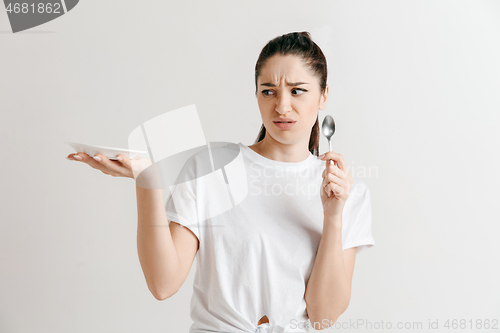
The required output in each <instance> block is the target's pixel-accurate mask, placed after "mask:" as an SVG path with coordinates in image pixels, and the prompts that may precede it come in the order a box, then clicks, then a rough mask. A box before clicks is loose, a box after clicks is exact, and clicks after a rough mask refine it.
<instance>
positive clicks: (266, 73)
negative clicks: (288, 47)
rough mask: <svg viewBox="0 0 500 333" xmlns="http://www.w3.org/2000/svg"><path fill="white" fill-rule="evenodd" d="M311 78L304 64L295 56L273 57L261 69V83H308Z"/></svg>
mask: <svg viewBox="0 0 500 333" xmlns="http://www.w3.org/2000/svg"><path fill="white" fill-rule="evenodd" d="M311 78H312V75H311V73H310V72H309V71H308V70H307V68H306V67H305V65H304V62H303V61H302V60H301V59H300V58H298V57H295V56H273V57H271V58H269V59H268V61H267V62H266V64H265V65H264V66H263V68H262V69H261V73H260V75H259V79H260V81H261V82H269V83H273V84H278V83H280V82H284V81H286V82H309V81H310V80H311Z"/></svg>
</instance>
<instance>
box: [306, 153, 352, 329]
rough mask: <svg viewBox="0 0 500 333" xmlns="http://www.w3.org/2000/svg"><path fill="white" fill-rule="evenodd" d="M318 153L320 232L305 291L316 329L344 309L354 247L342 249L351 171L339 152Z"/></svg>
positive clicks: (332, 320)
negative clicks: (322, 163) (320, 162)
mask: <svg viewBox="0 0 500 333" xmlns="http://www.w3.org/2000/svg"><path fill="white" fill-rule="evenodd" d="M319 157H320V158H321V157H322V158H321V159H322V160H325V161H326V167H325V171H324V172H323V183H322V190H321V201H322V203H323V212H324V220H323V233H322V235H321V239H320V242H319V246H318V251H317V253H316V259H315V260H314V265H313V268H312V271H311V275H310V277H309V281H308V282H307V286H306V292H305V301H306V304H307V314H308V316H309V319H310V321H311V324H312V325H313V328H314V329H315V330H321V329H325V328H328V327H330V326H332V325H333V324H334V323H335V322H336V321H337V319H338V317H340V315H341V314H342V313H344V311H345V310H347V307H348V306H349V302H350V299H351V282H352V276H353V272H354V263H355V259H356V248H355V247H354V248H350V249H347V250H345V251H343V250H342V210H343V209H344V205H345V201H346V200H347V198H348V196H349V192H350V189H351V185H352V183H353V179H352V176H351V173H350V172H349V170H348V169H347V166H346V163H345V161H344V158H343V157H342V155H340V154H337V153H334V152H327V153H325V154H323V155H320V156H319ZM329 160H334V161H335V164H330V161H329Z"/></svg>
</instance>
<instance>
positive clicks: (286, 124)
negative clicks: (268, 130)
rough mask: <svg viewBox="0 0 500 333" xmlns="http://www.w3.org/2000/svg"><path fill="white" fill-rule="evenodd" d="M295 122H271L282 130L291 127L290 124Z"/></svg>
mask: <svg viewBox="0 0 500 333" xmlns="http://www.w3.org/2000/svg"><path fill="white" fill-rule="evenodd" d="M295 123H296V121H294V122H277V121H273V124H274V125H276V127H278V128H279V129H283V130H286V129H290V128H292V126H293V125H294V124H295Z"/></svg>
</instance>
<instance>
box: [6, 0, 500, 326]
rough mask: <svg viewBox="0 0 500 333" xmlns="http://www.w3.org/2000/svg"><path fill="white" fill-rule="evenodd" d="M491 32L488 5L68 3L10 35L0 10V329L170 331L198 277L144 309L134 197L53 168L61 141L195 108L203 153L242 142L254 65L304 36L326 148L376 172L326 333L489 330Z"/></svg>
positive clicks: (119, 143) (118, 138)
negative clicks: (271, 47)
mask: <svg viewBox="0 0 500 333" xmlns="http://www.w3.org/2000/svg"><path fill="white" fill-rule="evenodd" d="M499 19H500V3H499V2H498V1H395V0H394V1H376V2H374V1H367V0H363V1H359V0H358V1H314V2H305V1H290V0H287V1H246V2H241V1H238V2H236V1H216V2H206V1H203V2H202V1H199V2H189V1H186V2H182V1H175V2H174V1H154V2H153V1H152V2H148V3H142V2H132V1H116V0H115V1H95V0H85V1H81V2H80V3H79V4H78V5H77V6H76V7H75V8H74V9H73V10H72V11H71V12H69V13H68V14H66V15H64V16H62V17H60V18H58V19H56V20H54V21H51V22H49V23H47V24H44V25H41V26H38V27H35V28H33V29H31V30H27V31H25V32H21V33H17V34H12V33H11V32H9V30H10V26H9V23H8V19H7V14H6V12H5V11H4V10H3V7H2V9H1V10H0V112H1V121H0V139H1V142H2V147H1V151H2V157H3V163H2V166H1V173H2V176H3V177H2V179H3V184H2V187H1V190H0V195H1V200H0V295H1V296H0V332H2V333H3V332H6V333H10V332H51V333H55V332H61V333H62V332H82V333H83V332H85V333H87V332H110V331H112V332H115V331H116V332H117V331H120V332H187V331H188V329H189V326H190V324H191V321H190V318H189V301H190V297H191V293H192V282H193V276H194V268H195V267H193V269H192V271H191V273H190V275H189V277H188V279H187V281H186V282H185V284H184V285H183V287H182V289H181V290H180V291H179V292H178V293H177V294H176V295H174V296H173V297H172V298H170V299H168V300H166V301H163V302H160V301H157V300H156V299H155V298H154V297H153V296H152V295H151V294H150V292H149V291H148V289H147V285H146V282H145V279H144V276H143V273H142V271H141V267H140V264H139V260H138V256H137V248H136V227H137V209H136V201H135V185H134V182H133V180H131V179H125V178H113V177H110V176H107V175H105V174H103V173H101V172H99V171H96V170H93V169H91V168H90V167H88V166H87V165H84V164H82V163H78V162H71V161H68V160H66V159H64V157H65V156H66V155H67V154H68V153H71V152H72V149H71V148H70V147H69V146H66V145H65V144H64V143H63V142H64V141H76V142H83V143H89V144H97V145H105V146H116V147H123V148H126V147H127V137H128V134H129V133H130V131H132V130H133V129H134V128H135V127H137V126H138V125H140V124H141V123H143V122H144V121H146V120H148V119H151V118H153V117H155V116H157V115H160V114H163V113H165V112H167V111H170V110H173V109H176V108H180V107H183V106H186V105H190V104H196V107H197V109H198V112H199V115H200V120H201V122H202V125H203V128H204V131H205V136H206V138H207V140H208V141H229V142H235V143H237V142H240V141H241V142H243V143H244V144H246V145H250V144H252V143H253V141H254V140H255V138H256V136H257V132H258V130H259V128H260V124H261V120H260V113H259V109H258V106H257V103H256V100H255V96H254V89H255V87H254V81H253V80H254V77H253V75H254V72H253V70H254V66H255V61H256V60H257V57H258V54H259V52H260V50H261V48H262V47H263V46H264V45H265V43H266V42H267V41H268V40H270V39H271V38H273V37H275V36H278V35H280V34H283V33H288V32H291V31H302V30H308V31H310V32H311V33H312V37H313V38H314V39H316V41H317V42H318V44H319V45H320V46H321V47H322V48H323V50H324V51H325V54H326V56H327V59H328V64H329V79H328V83H329V85H330V96H329V101H328V103H327V108H326V109H325V110H323V111H320V114H319V115H320V120H322V119H323V117H324V116H325V115H326V114H330V115H332V116H333V117H334V119H335V120H336V123H337V132H336V134H335V137H334V141H333V146H334V151H336V152H339V153H341V154H343V155H344V157H345V159H346V161H347V163H348V165H349V167H350V168H351V171H352V172H353V173H356V175H357V176H358V177H363V175H362V174H359V173H358V172H361V171H363V170H364V169H367V168H369V167H373V168H375V170H376V171H377V172H374V173H372V174H371V175H369V177H365V178H364V180H365V181H366V182H367V183H368V185H369V187H370V189H371V192H372V205H373V234H374V237H375V240H376V242H377V245H376V246H375V247H374V248H373V249H371V250H370V251H367V252H365V253H364V254H360V255H359V256H358V258H357V260H356V269H355V274H354V281H353V291H352V300H351V304H350V307H349V309H348V310H347V311H346V312H345V313H344V314H343V315H342V316H341V317H340V318H339V322H341V323H348V322H349V321H350V320H351V321H356V320H358V319H359V320H368V321H371V322H372V323H373V324H374V325H375V324H376V323H378V324H380V323H381V321H384V324H385V323H387V322H392V323H393V327H396V325H397V322H403V323H406V322H411V323H413V322H422V323H423V328H424V329H423V330H420V331H422V332H425V331H427V325H428V322H429V320H431V321H435V320H439V325H440V329H443V325H444V323H445V321H446V319H448V318H450V319H466V320H469V319H472V320H473V321H475V320H476V319H490V320H491V319H494V318H495V317H494V316H497V317H496V319H499V318H498V313H500V303H499V301H498V300H499V296H500V286H499V284H498V283H494V281H498V280H499V279H500V272H499V267H498V264H497V263H498V253H499V252H500V251H499V250H500V242H499V241H498V234H499V231H500V226H499V224H498V221H499V218H498V203H497V201H498V188H499V186H500V181H499V180H500V177H499V175H498V172H497V171H496V166H497V165H498V164H499V162H500V161H499V157H498V147H500V140H499V135H498V130H497V126H498V120H499V118H498V109H499V107H500V101H499V98H498V92H499V91H500V90H499V89H500V79H499V78H500V66H499V62H498V59H500V45H499V41H500V24H499V22H500V20H499ZM221 118H222V119H224V121H222V122H221V121H220V119H221ZM322 140H323V141H322V143H321V151H322V152H324V151H325V150H326V149H327V144H326V140H324V139H322ZM359 328H360V329H361V328H365V327H364V326H359ZM367 331H368V332H369V331H378V332H380V331H381V330H380V329H378V330H376V329H375V327H374V328H373V329H371V330H367ZM407 331H411V330H410V329H408V330H407ZM433 331H435V330H433Z"/></svg>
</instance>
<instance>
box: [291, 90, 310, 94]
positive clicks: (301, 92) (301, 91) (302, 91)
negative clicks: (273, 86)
mask: <svg viewBox="0 0 500 333" xmlns="http://www.w3.org/2000/svg"><path fill="white" fill-rule="evenodd" d="M292 91H297V92H299V91H300V93H297V94H295V95H302V94H303V93H305V92H306V91H307V90H305V89H293V90H292Z"/></svg>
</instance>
